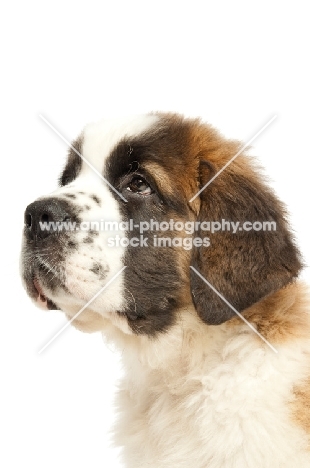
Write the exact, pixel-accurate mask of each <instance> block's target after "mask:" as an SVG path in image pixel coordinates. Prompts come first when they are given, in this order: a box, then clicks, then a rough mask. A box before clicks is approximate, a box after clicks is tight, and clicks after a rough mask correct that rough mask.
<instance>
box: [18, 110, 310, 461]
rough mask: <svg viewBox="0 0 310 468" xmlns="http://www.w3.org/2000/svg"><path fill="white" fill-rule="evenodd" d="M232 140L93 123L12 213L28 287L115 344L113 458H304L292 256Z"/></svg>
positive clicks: (303, 298) (305, 422)
mask: <svg viewBox="0 0 310 468" xmlns="http://www.w3.org/2000/svg"><path fill="white" fill-rule="evenodd" d="M240 148H241V145H240V143H239V142H236V141H231V140H226V139H224V138H223V137H222V136H221V135H219V133H218V132H217V131H216V130H214V129H213V128H212V127H211V126H209V125H207V124H204V123H202V122H201V121H200V120H199V119H186V118H183V117H182V116H180V115H174V114H161V113H158V114H157V113H153V114H149V115H144V116H136V117H134V118H132V119H121V120H112V121H100V122H99V123H94V124H90V125H88V126H86V128H85V129H84V131H83V132H82V133H81V135H80V136H79V138H78V139H77V140H76V141H75V142H74V143H73V144H72V146H71V149H70V151H69V156H68V160H67V163H66V165H65V168H64V170H63V172H62V174H61V176H60V179H59V188H58V189H57V190H56V191H55V192H53V193H52V194H49V195H46V196H42V197H41V198H39V199H38V200H36V201H34V202H33V203H31V204H30V205H29V206H28V207H27V208H26V211H25V228H24V234H23V247H22V277H23V282H24V285H25V287H26V290H27V292H28V294H29V296H30V297H31V298H32V299H33V300H34V301H36V302H37V303H38V304H39V305H40V306H41V307H44V308H48V309H60V310H62V311H63V312H64V313H65V315H66V316H67V318H68V319H69V320H71V321H72V324H73V325H75V326H76V327H77V328H78V329H80V330H82V331H86V332H94V331H102V332H103V334H104V336H105V338H106V340H107V341H108V342H111V341H112V342H113V343H114V344H115V345H116V346H117V347H118V348H119V349H120V351H121V355H122V360H123V364H124V369H125V378H124V380H123V381H122V383H121V384H120V389H119V393H118V396H117V405H118V409H119V417H118V422H117V424H116V427H115V430H114V433H115V442H116V444H117V445H119V446H122V447H123V450H122V456H123V461H124V466H126V467H129V468H140V467H141V468H146V467H152V468H181V467H184V468H188V467H189V466H193V467H195V468H295V467H298V468H309V467H310V317H309V299H308V298H307V290H306V287H305V285H303V284H302V283H300V282H299V281H298V280H297V277H298V274H299V272H300V270H301V268H302V260H301V257H300V254H299V252H298V249H297V247H296V246H295V244H294V240H293V237H292V234H291V232H290V230H289V227H288V224H287V221H286V212H285V208H284V206H283V205H282V203H281V202H280V201H279V200H278V199H277V198H276V196H275V194H274V193H273V191H272V190H271V189H270V188H268V187H267V185H266V184H265V181H264V179H263V177H262V176H261V174H260V171H259V169H258V167H257V166H256V165H255V161H253V159H252V158H250V157H249V156H247V155H246V154H245V152H244V151H243V152H242V153H241V154H240V155H239V156H238V157H236V158H235V159H234V160H233V161H231V159H232V158H233V157H234V156H235V155H236V154H237V153H238V151H240ZM230 161H231V163H230ZM222 169H223V170H222ZM221 170H222V171H221ZM219 171H220V173H219ZM201 189H203V190H201ZM199 192H200V193H199ZM197 193H199V195H198V196H197ZM95 221H96V223H95ZM66 223H67V224H66ZM105 223H108V224H109V223H110V224H109V226H110V229H105V228H101V227H102V225H104V226H106V224H105ZM44 226H45V227H44ZM46 226H50V229H48V228H47V227H46ZM51 226H52V227H53V228H51ZM64 226H65V227H64ZM68 226H71V228H70V229H69V228H68ZM98 226H99V228H98ZM147 226H148V227H149V228H148V229H146V227H147ZM264 226H265V227H266V226H269V227H270V226H273V229H267V228H266V229H264ZM86 227H87V229H86ZM141 227H142V228H141ZM236 227H237V228H236ZM103 371H104V370H103Z"/></svg>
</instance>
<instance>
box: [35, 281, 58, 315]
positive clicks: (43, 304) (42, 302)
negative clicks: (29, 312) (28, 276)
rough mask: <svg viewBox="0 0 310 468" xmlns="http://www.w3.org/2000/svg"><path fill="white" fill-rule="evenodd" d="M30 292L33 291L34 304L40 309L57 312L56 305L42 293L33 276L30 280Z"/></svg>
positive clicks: (38, 283)
mask: <svg viewBox="0 0 310 468" xmlns="http://www.w3.org/2000/svg"><path fill="white" fill-rule="evenodd" d="M31 289H32V291H33V293H34V294H33V299H34V300H35V302H36V304H37V305H38V306H39V307H40V308H41V309H48V310H58V307H57V306H56V304H55V303H54V302H53V301H52V300H51V299H49V298H48V297H47V296H46V294H45V293H44V291H43V288H42V286H41V284H40V282H39V280H38V278H37V276H34V277H33V279H32V288H31Z"/></svg>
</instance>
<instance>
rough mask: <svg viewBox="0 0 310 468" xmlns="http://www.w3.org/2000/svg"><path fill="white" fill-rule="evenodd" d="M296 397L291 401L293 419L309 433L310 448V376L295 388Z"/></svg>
mask: <svg viewBox="0 0 310 468" xmlns="http://www.w3.org/2000/svg"><path fill="white" fill-rule="evenodd" d="M293 393H294V399H293V401H292V402H291V414H292V417H293V420H294V421H295V422H296V423H297V424H298V426H300V427H302V429H303V430H304V431H306V432H307V434H309V449H310V417H309V414H310V377H309V378H308V379H307V380H306V381H304V382H303V383H302V384H300V385H298V386H296V387H295V388H294V391H293Z"/></svg>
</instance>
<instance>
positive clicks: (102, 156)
mask: <svg viewBox="0 0 310 468" xmlns="http://www.w3.org/2000/svg"><path fill="white" fill-rule="evenodd" d="M158 120H159V117H158V116H156V115H151V114H145V115H138V116H134V117H126V118H120V119H109V120H100V121H99V122H96V123H92V124H89V125H87V126H86V127H85V129H84V132H83V147H82V154H83V156H84V158H85V159H86V160H87V161H88V162H89V163H90V164H91V165H92V166H94V167H95V168H96V169H97V170H98V171H99V172H100V173H102V172H103V168H104V163H105V160H106V158H107V157H108V156H109V155H110V153H111V151H112V150H113V148H114V147H115V146H116V145H117V143H119V141H121V140H122V139H123V138H125V137H136V136H139V135H140V134H141V133H143V132H145V131H146V130H148V129H150V128H151V127H152V126H153V125H154V124H155V123H156V122H158ZM89 170H91V168H89V166H87V165H86V164H85V163H84V164H83V166H82V172H89Z"/></svg>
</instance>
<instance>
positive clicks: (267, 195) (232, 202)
mask: <svg viewBox="0 0 310 468" xmlns="http://www.w3.org/2000/svg"><path fill="white" fill-rule="evenodd" d="M232 156H233V155H232ZM239 158H240V160H239V161H238V162H233V163H232V164H231V165H230V166H228V167H227V168H226V169H225V170H224V171H223V172H222V173H221V174H220V175H219V176H218V177H217V178H216V179H215V180H214V181H213V182H211V183H210V185H209V186H208V187H207V188H206V189H205V190H204V191H203V192H202V193H201V195H200V198H201V207H200V212H199V215H198V219H197V220H198V221H200V222H202V221H219V222H221V223H222V220H225V221H233V222H237V221H239V223H240V225H239V226H240V227H241V226H242V224H243V223H244V222H246V221H248V222H251V223H254V222H261V223H263V222H266V221H274V222H275V223H276V230H275V231H273V230H272V231H268V230H265V231H264V230H256V231H255V230H250V231H245V230H243V229H242V230H241V229H239V228H238V230H237V232H236V233H235V234H233V233H232V231H228V230H227V225H226V230H225V231H218V232H215V233H214V234H210V232H207V231H202V230H201V231H200V232H199V234H198V235H199V237H202V238H203V237H206V236H207V237H209V238H210V246H209V247H199V248H195V250H193V258H192V266H193V267H194V268H196V270H198V271H199V272H200V274H201V275H202V276H203V277H204V278H205V279H206V280H207V281H208V282H209V283H210V284H211V285H212V286H213V287H214V288H215V289H216V290H217V291H218V292H219V293H220V294H221V295H222V296H224V297H225V299H226V300H227V301H228V302H229V303H230V304H231V305H232V306H233V307H234V308H235V309H236V310H237V311H239V312H242V311H243V310H244V309H246V308H248V307H250V306H251V305H252V304H254V303H256V302H258V301H259V300H260V299H262V298H263V297H265V296H266V295H268V294H270V293H272V292H275V291H277V290H278V289H280V288H282V287H283V286H285V285H286V284H288V283H289V282H291V281H292V280H293V279H294V278H295V277H296V276H297V275H298V272H299V271H300V269H301V267H302V263H301V258H300V254H299V251H298V250H297V248H296V246H295V245H294V242H293V238H292V235H291V233H290V232H289V230H288V225H287V221H286V214H285V210H284V207H283V205H282V204H281V202H279V200H278V199H277V198H276V197H275V195H274V193H273V192H272V190H270V189H269V188H268V187H266V186H265V184H264V183H263V182H262V181H261V180H260V178H259V176H258V175H257V172H256V171H253V170H252V169H251V168H250V167H249V162H248V161H247V158H245V157H243V156H240V157H239ZM212 167H213V173H216V172H217V171H218V170H219V169H220V166H216V163H215V165H214V164H213V162H212V164H211V165H210V164H209V163H207V162H206V161H205V164H201V165H200V174H201V186H202V187H203V186H204V185H205V184H206V183H207V182H208V180H209V179H210V178H211V177H212V175H213V174H212V169H211V168H212ZM255 226H256V227H259V225H258V224H256V225H255ZM196 235H197V233H196ZM191 288H192V297H193V302H194V304H195V307H196V309H197V312H198V314H199V315H200V317H201V318H202V319H203V320H204V321H205V322H206V323H208V324H212V325H216V324H220V323H223V322H225V321H226V320H229V319H230V318H231V317H233V316H234V315H235V313H234V311H233V310H232V309H231V308H230V307H229V306H228V305H227V304H225V302H224V301H223V300H222V299H221V298H220V297H219V296H218V295H217V294H216V293H215V292H214V291H213V290H212V289H211V288H210V287H209V286H208V285H207V284H206V283H204V281H203V280H202V279H201V278H199V276H197V274H196V273H195V272H194V271H193V270H192V271H191Z"/></svg>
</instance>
